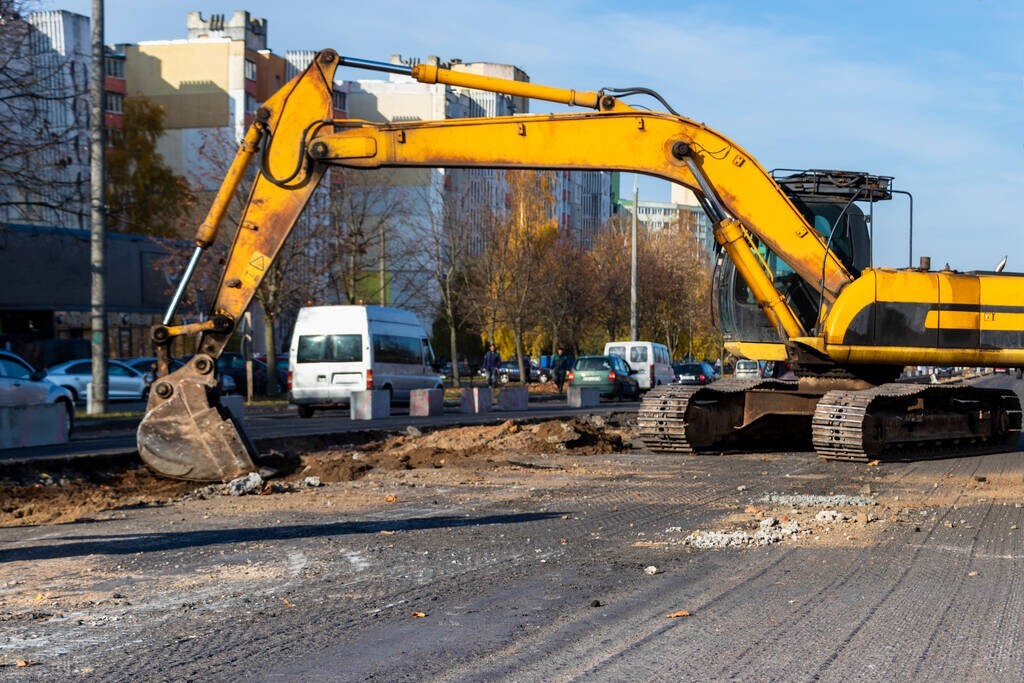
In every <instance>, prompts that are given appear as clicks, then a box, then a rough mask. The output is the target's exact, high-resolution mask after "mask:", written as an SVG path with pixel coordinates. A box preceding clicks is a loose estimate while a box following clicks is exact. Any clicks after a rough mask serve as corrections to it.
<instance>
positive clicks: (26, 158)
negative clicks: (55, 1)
mask: <svg viewBox="0 0 1024 683" xmlns="http://www.w3.org/2000/svg"><path fill="white" fill-rule="evenodd" d="M34 8H35V3H33V2H30V1H29V0H0V120H2V121H3V122H4V123H3V126H0V219H3V218H6V219H7V220H11V221H20V222H30V223H45V224H49V225H63V226H66V227H85V226H86V224H87V216H88V199H89V197H88V190H89V183H88V177H89V136H88V120H89V95H88V92H89V52H88V48H89V46H88V44H83V45H80V46H79V47H80V48H81V50H82V51H80V52H75V53H62V52H61V51H60V50H59V49H58V48H57V47H56V46H54V45H53V44H52V43H51V40H50V38H49V37H47V36H46V35H45V34H43V33H42V32H40V31H39V30H38V29H37V28H36V27H35V26H33V24H32V23H31V21H30V18H31V16H30V15H29V14H28V13H29V11H30V10H32V9H34ZM68 44H70V45H75V44H76V43H74V42H73V41H69V42H68Z"/></svg>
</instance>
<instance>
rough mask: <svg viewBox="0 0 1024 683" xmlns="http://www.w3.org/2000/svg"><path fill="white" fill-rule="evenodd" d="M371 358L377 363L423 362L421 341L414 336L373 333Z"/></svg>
mask: <svg viewBox="0 0 1024 683" xmlns="http://www.w3.org/2000/svg"><path fill="white" fill-rule="evenodd" d="M373 360H374V361H375V362H377V363H403V364H405V365H420V364H422V363H423V342H422V340H420V339H417V338H416V337H399V336H398V335H393V334H375V335H373Z"/></svg>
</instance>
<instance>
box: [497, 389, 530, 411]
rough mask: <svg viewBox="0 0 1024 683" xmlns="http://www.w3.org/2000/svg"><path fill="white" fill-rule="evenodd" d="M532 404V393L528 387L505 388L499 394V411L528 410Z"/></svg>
mask: <svg viewBox="0 0 1024 683" xmlns="http://www.w3.org/2000/svg"><path fill="white" fill-rule="evenodd" d="M529 402H530V392H529V391H527V389H526V387H503V388H502V389H501V391H499V392H498V409H499V410H526V409H527V407H528V404H529Z"/></svg>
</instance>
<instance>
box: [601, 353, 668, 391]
mask: <svg viewBox="0 0 1024 683" xmlns="http://www.w3.org/2000/svg"><path fill="white" fill-rule="evenodd" d="M604 355H606V356H618V357H619V358H621V359H623V360H624V361H626V364H627V365H629V369H630V370H636V371H637V374H636V379H637V382H639V384H640V390H641V391H647V390H648V389H652V388H653V387H656V386H658V385H660V384H671V383H672V382H674V381H675V379H676V373H675V371H674V370H673V369H672V356H671V355H670V354H669V352H668V347H667V346H665V345H664V344H658V343H656V342H649V341H617V342H608V343H607V344H605V345H604Z"/></svg>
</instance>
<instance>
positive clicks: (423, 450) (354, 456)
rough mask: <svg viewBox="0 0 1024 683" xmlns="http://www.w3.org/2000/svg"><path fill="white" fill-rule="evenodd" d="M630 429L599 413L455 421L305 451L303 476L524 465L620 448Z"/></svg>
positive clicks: (348, 477) (336, 477) (341, 477)
mask: <svg viewBox="0 0 1024 683" xmlns="http://www.w3.org/2000/svg"><path fill="white" fill-rule="evenodd" d="M630 436H631V434H630V433H629V432H628V430H623V429H619V428H614V427H609V426H607V425H606V424H605V423H604V422H603V421H602V420H601V419H600V418H592V419H587V420H584V419H571V420H552V421H549V422H542V423H540V424H535V425H521V424H519V423H517V422H515V421H514V420H508V421H506V422H503V423H502V424H500V425H493V426H484V427H456V428H452V429H444V430H437V431H432V432H427V433H420V432H419V430H413V431H412V433H410V434H405V435H401V436H394V437H391V438H389V439H386V440H384V441H381V442H377V443H370V444H366V445H364V446H362V447H360V448H359V449H357V450H356V449H347V448H342V449H329V450H324V451H318V452H314V453H308V454H305V455H303V456H302V467H301V468H300V469H299V470H298V472H299V473H300V474H301V475H302V476H317V477H320V479H321V480H322V481H324V482H335V481H352V480H354V479H358V478H360V477H362V476H365V475H366V474H367V473H368V472H370V471H373V470H385V471H387V470H411V469H425V468H433V469H440V468H466V467H473V468H481V467H482V468H487V469H493V468H498V467H507V466H508V465H510V464H515V465H519V466H522V465H523V464H524V459H528V458H529V457H530V456H533V455H537V454H545V453H560V452H566V451H571V452H572V453H573V454H576V455H600V454H607V453H617V452H620V451H622V450H623V449H624V448H625V447H626V443H627V440H628V438H629V437H630Z"/></svg>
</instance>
